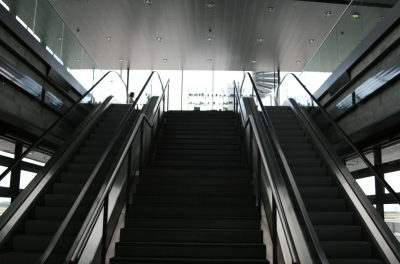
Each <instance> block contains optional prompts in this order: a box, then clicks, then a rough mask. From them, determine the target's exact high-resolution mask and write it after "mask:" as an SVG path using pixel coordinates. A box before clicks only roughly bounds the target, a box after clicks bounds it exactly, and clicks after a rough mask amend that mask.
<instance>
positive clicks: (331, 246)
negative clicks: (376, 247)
mask: <svg viewBox="0 0 400 264" xmlns="http://www.w3.org/2000/svg"><path fill="white" fill-rule="evenodd" d="M321 246H322V248H323V250H324V252H325V255H326V257H327V258H344V259H346V258H349V259H355V258H365V259H366V258H371V253H372V248H371V243H369V242H365V241H321Z"/></svg>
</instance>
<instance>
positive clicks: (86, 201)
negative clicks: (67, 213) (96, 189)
mask: <svg viewBox="0 0 400 264" xmlns="http://www.w3.org/2000/svg"><path fill="white" fill-rule="evenodd" d="M76 198H78V195H77V194H73V195H68V194H45V197H44V201H45V205H46V206H60V207H67V206H72V205H73V204H74V202H75V201H76ZM94 199H95V196H94V195H87V196H85V197H83V199H82V202H81V204H82V205H83V206H90V205H91V204H92V203H93V201H94Z"/></svg>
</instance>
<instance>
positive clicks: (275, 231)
mask: <svg viewBox="0 0 400 264" xmlns="http://www.w3.org/2000/svg"><path fill="white" fill-rule="evenodd" d="M276 217H277V213H276V202H275V199H274V197H272V263H274V264H275V263H278V227H277V223H278V221H277V219H276Z"/></svg>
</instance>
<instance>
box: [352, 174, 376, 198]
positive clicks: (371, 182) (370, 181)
mask: <svg viewBox="0 0 400 264" xmlns="http://www.w3.org/2000/svg"><path fill="white" fill-rule="evenodd" d="M356 181H357V183H358V185H359V186H360V187H361V189H362V190H363V191H364V193H365V195H375V177H374V176H370V177H365V178H362V179H357V180H356Z"/></svg>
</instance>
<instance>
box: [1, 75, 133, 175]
mask: <svg viewBox="0 0 400 264" xmlns="http://www.w3.org/2000/svg"><path fill="white" fill-rule="evenodd" d="M111 73H116V74H117V76H118V77H119V78H120V79H121V81H122V82H123V84H124V86H125V88H126V84H125V82H124V80H123V79H122V77H121V76H120V75H119V73H118V72H116V71H108V72H107V73H106V74H104V75H103V77H101V78H100V80H98V81H97V82H96V83H95V84H94V85H93V86H92V87H91V88H90V89H89V90H87V91H86V93H84V94H83V95H82V96H81V97H80V98H79V99H78V100H77V101H76V102H75V103H74V104H73V105H72V106H71V107H70V108H69V109H68V110H67V111H66V112H65V113H64V114H63V115H62V116H61V117H59V118H58V119H57V121H56V122H54V123H53V124H52V125H51V126H50V127H49V128H48V129H47V130H46V131H45V132H43V134H42V135H41V136H40V137H39V139H38V140H37V141H36V142H35V143H33V144H32V145H31V146H30V147H28V148H27V149H26V150H25V152H24V153H22V155H21V157H19V158H18V159H15V160H14V161H13V163H12V164H11V165H10V166H9V167H8V168H7V169H6V170H5V171H4V172H3V173H2V174H1V175H0V181H1V180H2V179H3V178H4V177H5V176H6V175H7V174H8V173H9V172H10V171H11V170H12V169H14V168H15V166H17V165H18V164H19V163H20V162H22V159H24V158H25V157H26V155H28V154H29V152H31V151H32V150H33V149H34V148H35V147H36V146H37V145H39V143H40V142H42V140H43V139H44V138H45V137H46V136H47V135H48V134H49V133H50V131H51V130H52V129H53V128H54V127H55V126H56V125H58V124H59V123H60V122H61V121H62V120H64V118H65V117H66V116H67V115H68V114H69V113H70V112H71V111H72V110H74V109H75V108H76V107H77V106H78V105H79V103H80V102H81V101H82V100H83V99H84V98H85V97H86V96H87V95H88V94H89V93H90V92H91V91H93V89H94V88H96V87H97V85H98V84H99V83H100V82H101V81H102V80H103V79H104V78H105V77H107V76H108V75H109V74H111Z"/></svg>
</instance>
